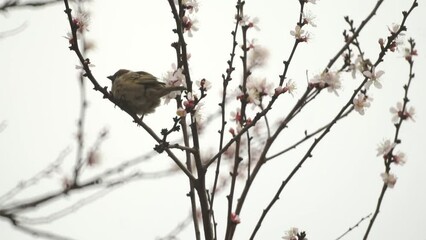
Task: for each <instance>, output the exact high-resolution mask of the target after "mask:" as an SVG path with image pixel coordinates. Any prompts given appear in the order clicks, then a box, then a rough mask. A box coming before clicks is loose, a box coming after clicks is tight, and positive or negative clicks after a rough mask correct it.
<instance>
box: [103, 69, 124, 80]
mask: <svg viewBox="0 0 426 240" xmlns="http://www.w3.org/2000/svg"><path fill="white" fill-rule="evenodd" d="M128 72H130V70H127V69H120V70H118V71H117V72H116V73H114V75H111V76H108V77H107V78H108V79H109V80H111V81H112V82H114V80H115V79H117V78H118V77H120V76H121V75H123V74H125V73H128Z"/></svg>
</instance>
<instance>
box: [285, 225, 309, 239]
mask: <svg viewBox="0 0 426 240" xmlns="http://www.w3.org/2000/svg"><path fill="white" fill-rule="evenodd" d="M282 239H285V240H308V239H307V238H306V233H305V232H300V231H299V229H298V228H296V227H292V228H290V229H289V230H287V231H286V232H285V236H283V237H282Z"/></svg>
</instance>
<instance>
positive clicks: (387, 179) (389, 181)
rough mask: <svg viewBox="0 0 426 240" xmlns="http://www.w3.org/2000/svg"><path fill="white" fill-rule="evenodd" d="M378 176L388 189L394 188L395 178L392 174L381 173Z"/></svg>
mask: <svg viewBox="0 0 426 240" xmlns="http://www.w3.org/2000/svg"><path fill="white" fill-rule="evenodd" d="M380 176H381V177H382V179H383V182H384V183H385V184H386V185H387V186H388V187H389V188H393V187H394V186H395V184H396V180H397V177H396V176H395V175H394V174H391V173H386V172H384V173H381V174H380Z"/></svg>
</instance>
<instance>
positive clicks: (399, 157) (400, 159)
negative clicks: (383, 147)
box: [392, 152, 407, 165]
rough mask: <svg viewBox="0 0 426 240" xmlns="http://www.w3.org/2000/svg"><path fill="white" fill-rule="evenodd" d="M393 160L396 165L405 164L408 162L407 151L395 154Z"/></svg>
mask: <svg viewBox="0 0 426 240" xmlns="http://www.w3.org/2000/svg"><path fill="white" fill-rule="evenodd" d="M392 160H393V162H394V163H395V164H396V165H404V164H405V163H406V162H407V160H406V159H405V153H403V152H398V153H397V154H396V155H394V156H393V158H392Z"/></svg>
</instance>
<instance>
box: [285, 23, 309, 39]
mask: <svg viewBox="0 0 426 240" xmlns="http://www.w3.org/2000/svg"><path fill="white" fill-rule="evenodd" d="M290 34H291V35H292V36H294V38H295V39H297V40H299V41H301V42H307V41H308V39H309V33H308V32H306V33H305V30H303V29H302V27H300V26H299V25H296V27H295V28H294V31H293V30H291V31H290Z"/></svg>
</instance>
